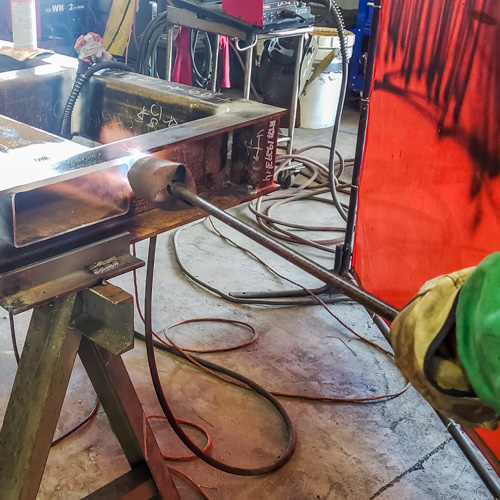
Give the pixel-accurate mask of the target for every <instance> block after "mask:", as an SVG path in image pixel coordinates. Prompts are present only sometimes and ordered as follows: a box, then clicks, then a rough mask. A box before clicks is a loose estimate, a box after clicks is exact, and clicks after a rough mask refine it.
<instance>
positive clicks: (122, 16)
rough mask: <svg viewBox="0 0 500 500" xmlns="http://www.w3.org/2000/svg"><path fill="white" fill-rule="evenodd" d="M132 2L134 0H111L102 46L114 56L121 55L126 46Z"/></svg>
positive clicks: (131, 17)
mask: <svg viewBox="0 0 500 500" xmlns="http://www.w3.org/2000/svg"><path fill="white" fill-rule="evenodd" d="M134 3H135V2H134V0H113V5H112V6H111V12H110V13H109V18H108V22H107V24H106V32H105V33H104V37H103V41H102V46H103V47H104V49H105V50H107V51H108V52H110V53H111V54H113V55H114V56H121V55H123V53H124V52H125V49H126V47H127V42H128V35H129V33H130V28H131V26H132V20H133V12H134ZM138 3H139V2H137V4H138Z"/></svg>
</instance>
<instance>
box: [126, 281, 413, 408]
mask: <svg viewBox="0 0 500 500" xmlns="http://www.w3.org/2000/svg"><path fill="white" fill-rule="evenodd" d="M135 290H136V293H135V299H136V304H137V310H138V312H139V316H140V317H141V318H143V315H142V312H141V309H140V306H139V296H138V292H137V285H136V287H135ZM143 322H144V319H143ZM134 333H135V336H136V337H137V338H139V339H140V340H142V341H145V340H146V337H145V336H144V335H142V334H141V333H139V332H137V331H135V332H134ZM153 336H154V338H155V339H154V342H153V343H154V345H155V347H157V348H158V349H161V350H164V351H166V352H168V353H169V354H173V355H175V356H177V357H180V358H184V359H185V360H187V361H190V362H191V363H192V364H194V365H195V366H197V367H198V368H199V369H201V370H202V371H204V372H206V373H208V374H210V375H212V376H214V377H216V378H218V379H219V380H222V381H224V382H227V383H230V384H233V385H236V386H237V387H241V388H244V389H248V387H247V386H246V384H244V383H241V382H240V381H239V379H238V378H237V377H235V376H234V375H233V376H232V378H227V377H225V376H223V375H221V373H225V372H226V369H225V368H223V367H221V366H219V365H216V364H215V363H211V362H209V361H207V360H205V359H203V358H200V357H196V356H193V355H190V354H188V352H187V351H186V350H185V349H182V348H181V347H179V346H178V345H176V344H175V343H174V342H173V341H172V339H170V338H168V337H167V339H168V342H166V341H165V340H163V339H162V338H161V337H159V336H158V335H157V334H156V333H155V332H154V331H153ZM361 338H362V337H361ZM368 342H370V341H368ZM374 345H375V346H376V344H374ZM377 347H378V346H377ZM382 350H383V349H382ZM201 352H203V351H201ZM206 352H207V353H208V352H210V350H207V351H206ZM384 352H386V353H387V352H388V351H384ZM389 354H390V353H389ZM236 375H239V374H236ZM410 386H411V384H410V383H407V384H406V385H405V386H404V387H403V388H402V389H400V390H399V391H397V392H394V393H388V394H381V395H378V396H364V397H338V396H324V395H320V396H310V395H307V394H293V393H287V392H279V391H269V393H270V394H272V395H273V396H276V397H283V398H289V399H299V400H304V401H316V402H324V403H350V404H362V403H383V402H386V401H389V400H391V399H395V398H397V397H399V396H401V395H402V394H404V393H405V392H406V391H407V390H408V389H409V388H410Z"/></svg>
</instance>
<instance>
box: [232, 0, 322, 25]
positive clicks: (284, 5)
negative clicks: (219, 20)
mask: <svg viewBox="0 0 500 500" xmlns="http://www.w3.org/2000/svg"><path fill="white" fill-rule="evenodd" d="M222 12H224V13H225V14H228V15H229V16H232V17H236V18H238V19H241V20H242V21H245V22H247V23H250V24H254V25H255V26H262V27H264V26H267V25H270V24H279V23H280V22H283V21H286V20H288V21H290V19H301V20H303V21H306V22H312V21H313V20H314V16H311V8H310V7H309V6H307V5H306V4H305V3H304V2H302V1H296V0H274V1H272V0H271V1H269V0H267V1H266V0H245V1H241V0H222Z"/></svg>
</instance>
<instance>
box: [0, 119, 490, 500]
mask: <svg viewBox="0 0 500 500" xmlns="http://www.w3.org/2000/svg"><path fill="white" fill-rule="evenodd" d="M298 135H299V138H298V144H297V145H300V144H307V143H310V142H311V141H314V142H315V143H317V142H321V141H323V142H327V141H328V136H329V134H328V131H304V130H300V131H299V134H298ZM355 137H356V113H355V112H353V111H348V112H347V113H346V117H345V120H344V125H343V130H342V134H341V138H340V149H341V151H342V152H343V153H344V154H345V155H346V156H350V155H352V153H353V151H354V143H355ZM321 154H323V155H324V153H321ZM318 205H319V204H318V203H309V202H308V203H299V204H295V205H293V206H290V207H288V208H283V209H282V210H281V211H278V215H279V216H282V217H286V218H295V219H296V220H299V221H302V222H311V221H313V220H314V221H315V223H317V224H332V223H335V221H336V220H337V218H338V216H337V215H336V213H334V210H333V208H332V209H330V208H328V207H327V208H326V209H325V207H324V206H323V204H321V206H318ZM234 212H235V213H236V214H238V216H240V217H241V218H243V219H246V220H249V221H250V220H251V216H250V214H249V212H248V209H247V208H246V207H238V208H237V209H235V210H234ZM217 227H219V228H220V229H221V230H222V231H223V232H224V234H227V235H230V236H231V237H233V238H234V239H236V240H237V241H239V242H242V243H243V244H244V245H246V246H247V247H249V248H251V249H253V250H254V251H255V252H256V253H257V254H258V255H259V256H261V257H262V258H263V259H265V261H266V262H268V263H269V264H271V265H272V266H274V267H275V268H276V269H277V270H279V271H280V272H283V273H285V274H286V275H288V276H290V277H293V279H295V280H296V281H299V282H300V283H302V284H303V285H306V286H308V287H316V286H318V282H317V281H316V280H315V279H313V278H311V277H310V276H307V275H305V274H304V273H302V272H300V271H297V270H296V269H295V268H293V266H291V265H289V264H287V263H285V262H284V261H282V260H281V259H279V258H278V257H276V256H274V255H272V254H270V253H269V252H267V251H265V250H263V249H261V248H259V247H257V246H256V245H255V244H253V243H252V242H250V241H248V240H245V239H244V238H242V237H240V236H239V235H237V234H235V233H234V232H233V231H231V230H229V229H228V228H226V227H223V226H222V225H221V224H217ZM172 236H173V235H172V234H166V235H163V236H161V237H160V238H159V241H158V251H157V265H156V274H155V292H154V293H155V295H154V327H155V328H156V329H157V331H159V332H161V331H162V329H163V328H164V327H165V326H167V325H169V324H172V323H174V322H177V321H180V320H184V319H189V318H199V317H206V316H209V317H216V318H228V319H237V320H240V321H245V322H248V323H251V324H252V325H253V326H254V327H255V328H256V329H257V331H258V333H259V339H258V341H257V342H256V343H255V344H253V345H251V346H249V347H247V348H244V349H242V350H239V351H235V352H232V353H224V354H212V355H206V357H207V358H209V359H210V360H212V361H214V362H216V363H219V364H221V365H224V366H226V367H228V368H230V369H233V370H236V371H238V372H240V373H242V374H244V375H246V376H248V377H250V378H252V379H253V380H255V381H256V382H258V383H260V384H261V385H263V386H264V387H266V388H267V389H273V390H280V391H287V392H294V393H303V394H312V395H327V396H344V397H353V396H373V395H377V394H385V393H390V392H394V391H397V390H399V389H400V388H402V387H403V386H404V380H403V378H402V377H401V375H400V374H399V372H398V371H397V369H396V368H395V367H394V364H393V363H392V362H391V360H390V359H389V358H388V357H387V356H385V355H383V354H382V353H380V352H379V351H376V350H374V349H373V348H371V347H369V346H367V345H366V344H364V343H362V342H360V341H359V340H357V339H356V338H355V337H354V336H353V335H352V334H351V333H349V332H348V331H347V330H346V329H344V328H343V327H342V326H341V325H340V324H339V323H337V322H336V321H335V320H334V319H333V318H332V317H331V316H329V315H328V314H327V313H326V311H325V310H323V309H322V308H321V307H318V306H313V307H296V308H290V307H267V306H238V305H234V304H231V303H228V302H224V301H222V300H220V299H218V298H217V297H215V296H213V295H212V294H210V293H208V292H206V291H204V290H201V289H200V288H198V287H196V286H194V285H193V284H191V283H190V282H189V281H188V280H187V279H186V278H185V277H184V276H182V275H181V273H180V272H179V270H178V268H177V266H176V264H175V262H174V259H173V256H172ZM179 244H180V248H181V251H182V255H183V259H184V261H185V264H186V265H187V266H188V267H189V269H191V270H192V271H193V272H194V273H195V274H196V275H197V276H199V277H201V278H202V279H204V280H206V281H207V282H209V283H211V284H213V285H215V286H217V287H219V288H221V289H224V290H226V291H250V290H279V289H289V288H290V285H287V284H286V283H285V284H284V283H282V282H281V281H280V280H279V279H277V278H275V277H273V276H272V275H270V274H269V273H268V272H267V271H266V270H265V269H264V268H262V267H261V266H260V265H259V264H257V263H256V262H255V261H253V260H251V259H249V258H248V257H247V256H245V255H243V254H242V252H240V251H239V250H237V249H235V248H233V247H231V246H229V245H228V244H227V243H225V242H223V241H222V240H221V239H220V238H219V237H218V236H216V235H215V234H214V232H213V231H212V230H211V228H210V226H209V225H208V224H207V223H206V222H205V223H203V224H198V225H195V226H192V227H189V228H187V229H186V230H184V231H183V233H182V234H181V236H180V241H179ZM138 250H139V256H140V257H142V258H145V257H146V250H147V247H146V245H145V244H141V245H140V246H139V249H138ZM301 251H303V252H304V253H305V254H307V255H309V256H311V257H313V258H314V259H316V260H317V261H318V262H322V263H323V264H325V265H330V264H331V262H330V257H329V256H326V257H325V256H324V255H320V253H321V252H317V251H314V250H310V249H304V248H301ZM139 274H140V292H141V294H142V293H143V284H144V272H143V270H141V272H140V273H139ZM116 283H118V284H120V285H121V286H123V287H124V288H125V289H126V290H128V291H129V292H131V291H132V280H131V276H125V277H123V278H121V279H119V280H116ZM331 309H332V311H334V313H335V314H336V315H338V316H339V317H340V318H341V319H342V320H343V321H344V322H346V323H347V324H348V325H349V326H351V327H352V328H354V329H355V330H357V331H358V332H359V333H361V334H363V335H365V336H367V337H368V338H370V339H372V340H375V341H377V342H379V343H381V344H385V341H384V340H383V338H382V336H381V335H380V333H379V332H378V330H377V328H376V327H375V326H374V325H373V324H372V322H371V320H370V319H369V317H368V315H367V314H366V312H365V311H364V310H363V308H361V307H360V306H357V305H354V304H339V305H335V306H331ZM28 321H29V315H27V314H25V315H22V316H20V317H18V318H16V324H17V327H18V331H19V338H20V341H21V343H22V339H23V337H24V332H25V331H26V328H27V324H28ZM136 326H137V328H139V329H141V328H142V325H141V324H140V321H136ZM8 331H9V330H8V319H7V317H6V314H4V313H0V420H1V419H2V418H3V414H4V412H5V408H6V403H7V398H8V395H9V391H10V388H11V386H12V382H13V379H14V375H15V371H16V365H15V360H14V356H13V353H12V348H11V345H10V340H9V333H8ZM172 335H173V337H174V339H175V340H176V341H177V342H178V343H179V344H180V345H182V346H184V347H194V348H202V347H208V346H210V347H214V346H227V345H230V344H235V343H239V342H242V341H243V340H245V339H247V338H248V332H247V331H245V330H244V329H242V328H237V327H234V326H230V325H222V326H221V325H214V324H204V325H191V326H184V327H180V328H178V329H176V330H175V331H173V332H172ZM124 358H125V362H126V365H127V367H128V369H129V371H130V374H131V377H132V379H133V381H134V384H135V386H136V389H137V392H138V394H139V397H140V399H141V402H142V403H143V405H144V408H145V411H146V412H147V414H155V413H159V411H160V410H159V406H158V403H157V401H156V397H155V394H154V392H153V390H152V387H151V383H150V378H149V373H148V368H147V362H146V355H145V350H144V346H143V344H142V343H141V342H139V341H138V342H137V344H136V348H135V349H134V350H133V351H131V352H129V353H127V354H126V355H125V356H124ZM157 358H158V366H159V369H160V372H161V376H162V379H163V382H164V387H165V392H166V394H167V396H168V397H169V399H170V402H171V404H172V407H173V408H174V409H175V412H176V414H177V416H178V417H181V418H186V419H190V420H192V421H194V422H197V423H199V424H201V425H204V426H205V427H206V428H207V430H209V432H210V434H211V436H212V439H213V448H212V452H213V455H214V456H215V457H216V458H218V459H220V460H224V461H226V462H228V463H231V464H234V465H238V466H242V467H255V466H258V465H262V464H268V463H270V462H271V461H273V460H275V459H276V457H277V456H278V455H279V454H280V453H281V451H282V450H283V447H284V445H285V435H284V428H283V424H282V421H281V420H280V419H279V418H278V416H277V415H276V414H275V412H274V411H273V410H272V408H271V407H270V406H269V405H268V404H266V403H265V402H263V401H262V400H261V399H259V398H258V397H256V396H254V395H253V394H251V393H248V392H246V391H243V390H241V389H239V388H236V387H233V386H229V385H228V384H224V383H222V382H220V381H218V380H215V379H213V378H212V377H210V376H209V375H206V374H204V373H202V372H200V371H198V370H197V369H195V368H194V367H192V366H191V365H189V364H187V363H185V362H183V361H179V360H177V359H174V358H172V357H171V356H169V355H166V354H162V353H158V354H157ZM93 400H94V394H93V391H92V388H91V386H90V383H89V381H88V379H87V378H86V375H85V374H84V372H83V370H82V367H81V364H80V363H79V361H78V362H77V366H76V368H75V371H74V374H73V377H72V380H71V387H70V391H69V393H68V395H67V397H66V401H65V404H64V408H63V412H62V415H61V419H60V422H59V426H58V433H61V432H64V431H65V430H66V429H68V428H70V427H71V426H72V425H73V424H74V423H76V422H78V421H79V420H80V419H81V418H82V417H83V416H85V415H86V414H87V413H88V412H89V410H90V409H91V407H92V404H93ZM283 405H284V407H285V409H286V410H287V412H289V414H290V416H291V418H292V420H293V422H294V424H295V426H296V429H297V434H298V444H297V450H296V452H295V454H294V456H293V458H292V460H291V461H290V462H289V463H288V464H287V465H286V466H285V467H283V468H282V469H281V470H279V471H278V472H276V473H274V474H272V475H268V476H265V477H252V478H246V477H237V476H231V475H228V474H225V473H222V472H219V471H217V470H215V469H213V468H211V467H210V466H208V465H206V464H204V463H203V462H201V461H200V460H195V461H192V462H187V463H172V465H174V466H175V467H177V468H178V469H180V470H182V471H183V472H185V473H187V474H189V475H190V476H191V477H192V478H193V479H195V481H196V482H197V483H198V484H200V485H202V486H203V487H204V488H205V491H206V492H207V494H208V495H209V497H210V498H213V499H221V500H222V499H225V500H226V499H227V500H239V499H241V500H253V499H257V498H265V499H277V500H280V499H292V500H294V499H297V500H299V499H321V500H327V499H328V500H332V499H356V500H358V499H361V500H368V499H374V498H378V499H401V498H403V499H408V500H411V499H419V500H422V499H467V500H468V499H482V498H489V497H490V495H489V494H488V492H487V490H486V489H485V487H484V486H483V484H482V483H481V481H480V480H479V479H478V477H477V476H476V474H475V473H474V471H473V470H472V467H471V466H470V464H469V463H468V462H467V460H466V459H465V458H464V456H463V455H462V454H461V452H460V451H459V449H458V447H457V446H456V444H455V443H454V441H453V440H452V439H451V437H450V436H449V434H447V433H446V431H445V429H444V427H443V425H442V424H441V422H440V421H439V420H438V419H437V417H436V416H435V414H434V412H433V411H432V410H431V408H430V407H429V406H428V405H427V404H426V403H425V402H424V401H423V400H422V399H421V398H420V396H419V395H418V394H417V393H416V392H415V391H414V390H413V389H410V390H408V391H407V392H406V393H405V394H404V395H402V396H401V397H399V398H397V399H394V400H391V401H387V402H384V403H379V404H363V405H359V404H358V405H355V404H329V403H323V402H320V403H312V402H305V401H297V400H293V401H292V400H283ZM153 425H154V429H155V430H156V432H157V437H158V440H159V442H160V444H161V446H162V448H163V449H164V450H168V453H170V454H181V453H185V451H186V450H184V449H183V446H182V445H180V444H179V442H178V440H177V439H176V438H175V436H173V434H172V432H171V431H169V430H168V429H167V426H166V425H165V424H164V423H163V422H155V423H154V424H153ZM188 430H189V429H188ZM193 437H198V438H199V439H200V444H201V443H202V442H203V438H201V437H199V436H196V434H195V433H193ZM127 470H128V468H127V463H126V461H125V459H124V457H123V456H122V454H121V451H120V448H119V446H118V443H117V441H116V439H115V437H114V435H113V434H112V432H111V430H110V428H109V425H108V422H107V419H106V416H105V414H104V413H103V411H102V410H101V411H99V413H98V416H97V417H96V418H95V419H94V420H93V421H92V423H90V424H89V425H88V426H87V427H85V428H84V429H83V430H81V431H80V432H78V433H77V434H76V435H74V437H71V438H70V439H68V440H66V441H65V442H63V443H61V444H60V445H58V446H56V447H55V448H54V449H53V450H52V451H51V453H50V456H49V460H48V463H47V467H46V472H45V475H44V478H43V482H42V486H41V489H40V494H39V498H40V499H64V500H71V499H77V498H80V497H82V496H84V495H86V494H89V493H91V492H92V491H94V490H96V489H97V488H99V487H100V486H102V485H104V484H106V483H107V482H109V481H111V480H112V479H114V478H115V477H117V476H119V475H120V474H122V473H124V472H126V471H127ZM179 485H180V483H179ZM180 488H181V491H182V497H183V498H185V499H192V498H198V496H197V495H196V494H194V493H193V492H192V491H191V490H190V489H189V488H187V487H185V486H183V485H180ZM0 497H2V498H3V496H2V495H1V494H0Z"/></svg>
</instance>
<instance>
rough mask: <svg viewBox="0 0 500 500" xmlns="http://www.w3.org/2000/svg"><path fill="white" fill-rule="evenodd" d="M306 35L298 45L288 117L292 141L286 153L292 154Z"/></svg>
mask: <svg viewBox="0 0 500 500" xmlns="http://www.w3.org/2000/svg"><path fill="white" fill-rule="evenodd" d="M304 41H305V35H300V37H299V42H298V44H297V56H296V60H295V72H294V75H293V90H292V102H291V104H290V114H289V117H288V137H289V138H290V140H289V141H288V144H287V145H286V152H287V154H290V153H291V152H292V151H293V138H294V135H295V122H296V121H297V110H298V108H299V93H300V78H301V74H300V73H301V71H300V70H301V69H302V58H303V56H304Z"/></svg>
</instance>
